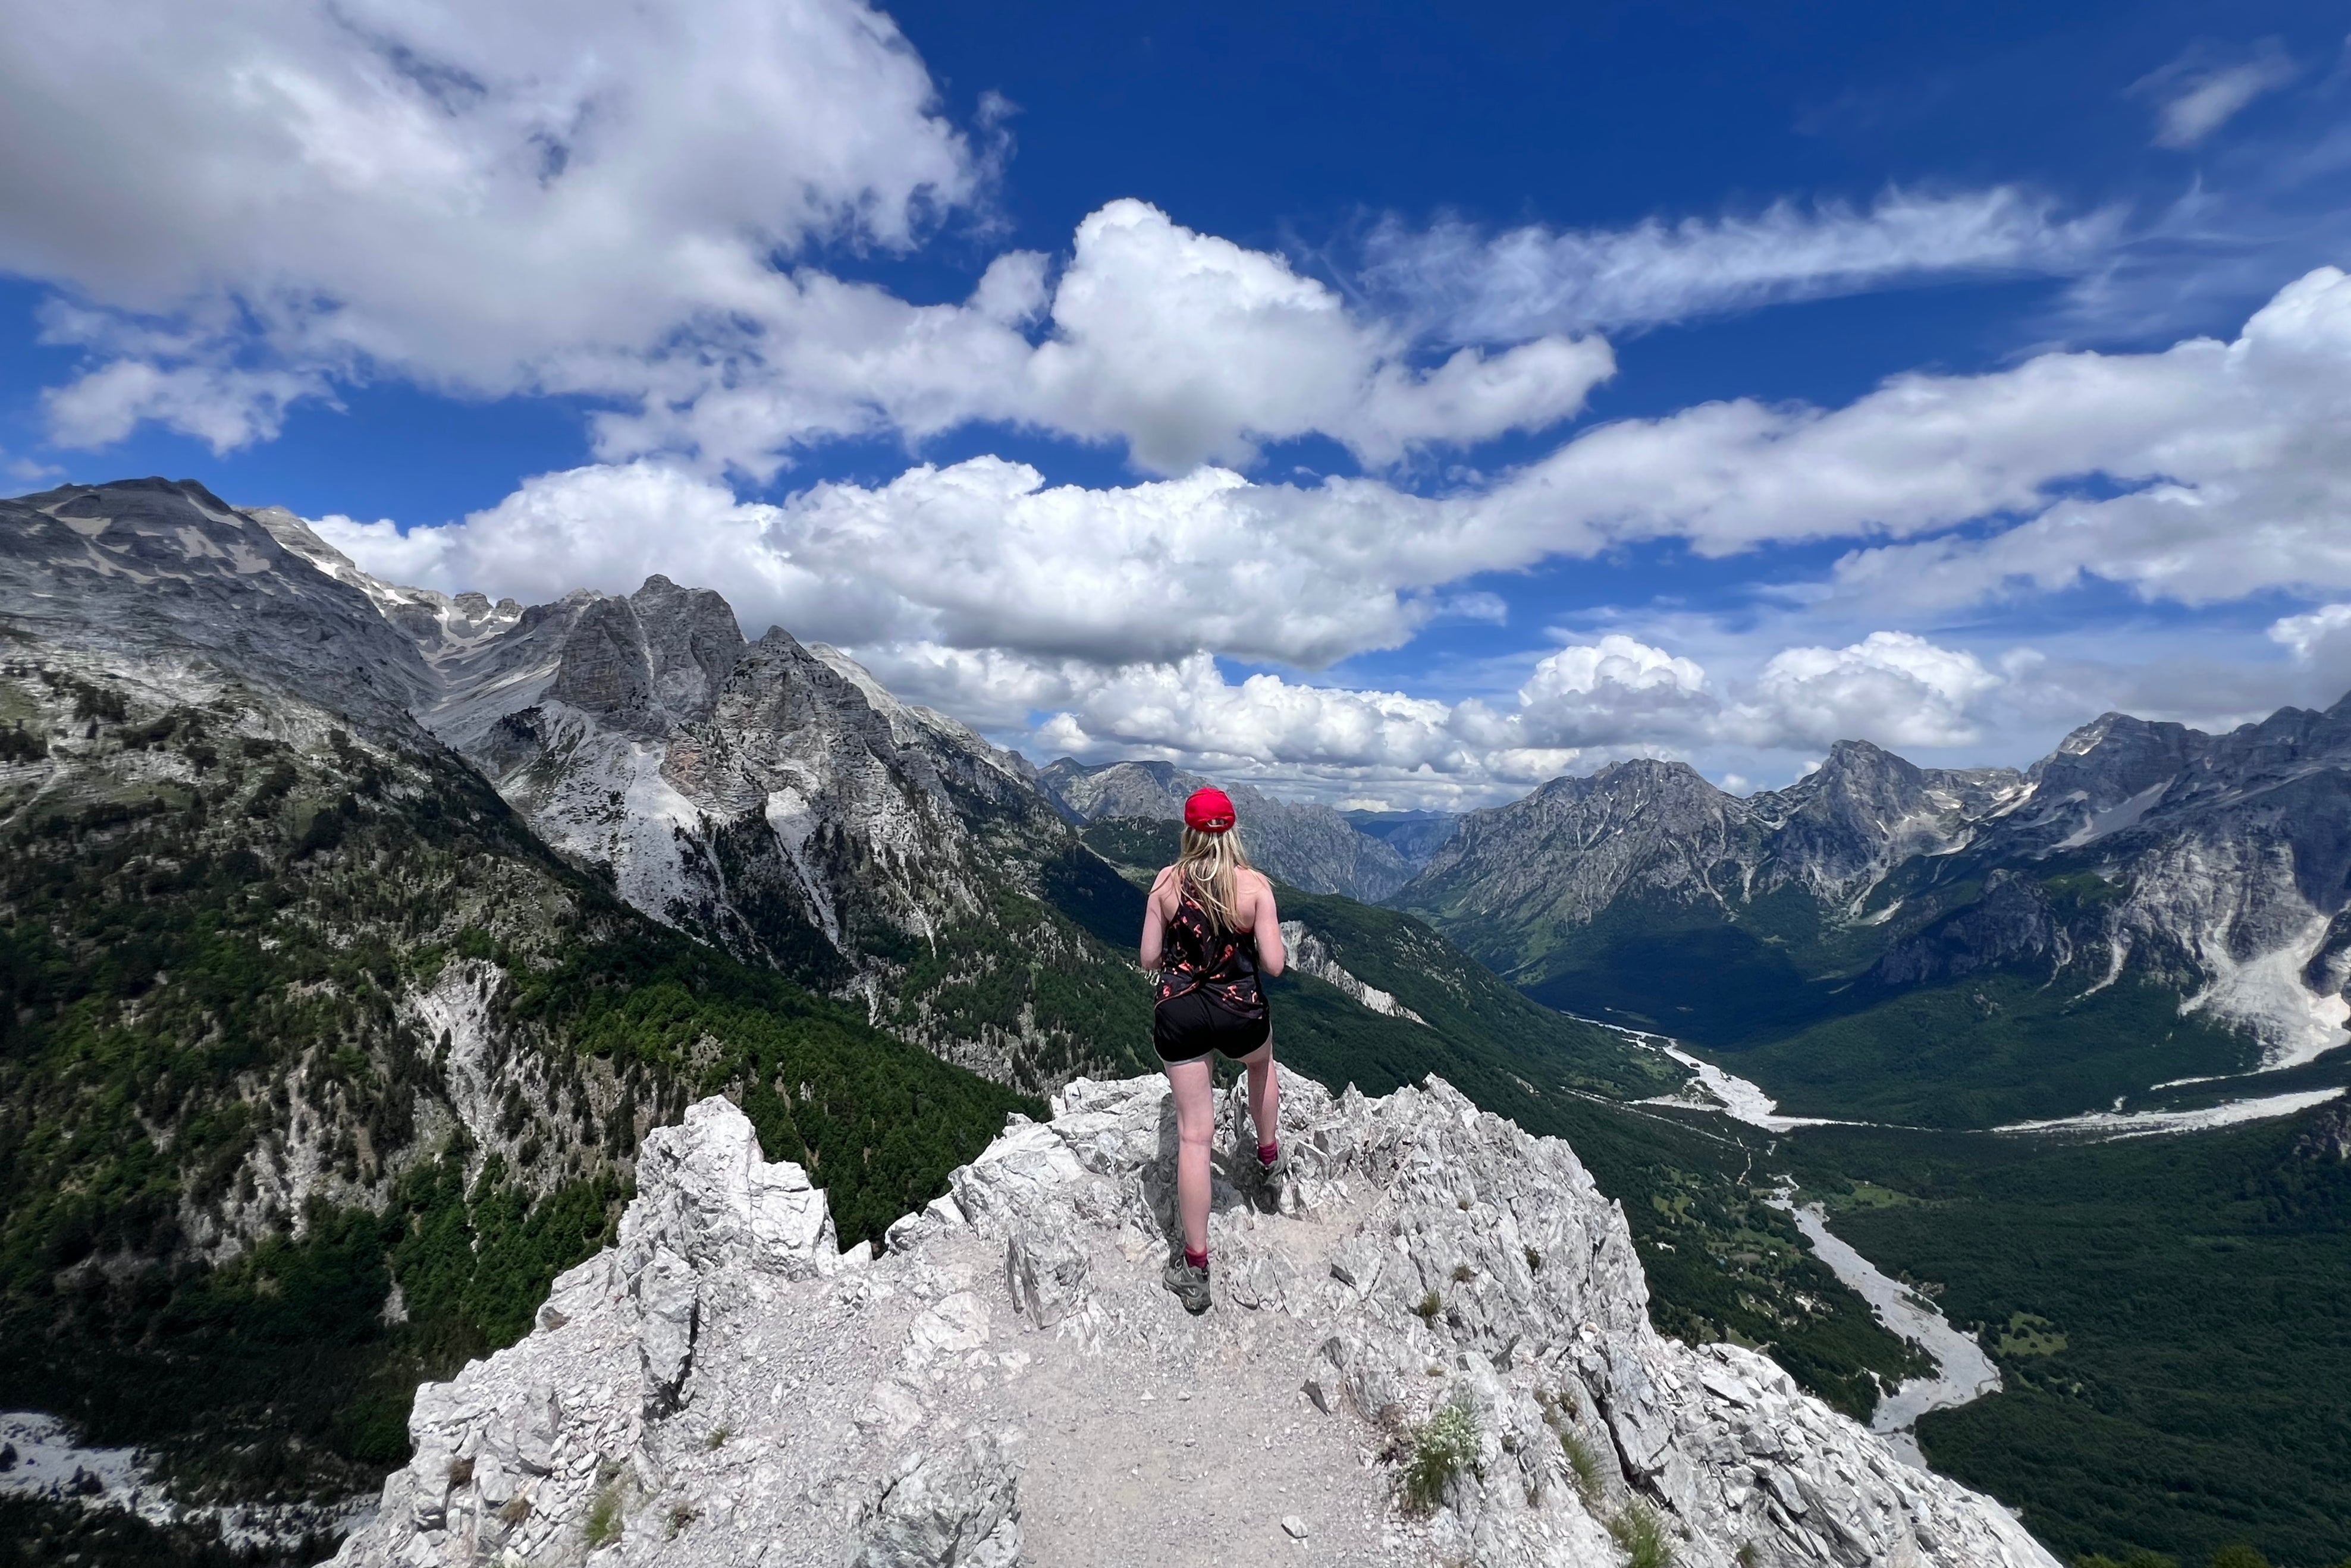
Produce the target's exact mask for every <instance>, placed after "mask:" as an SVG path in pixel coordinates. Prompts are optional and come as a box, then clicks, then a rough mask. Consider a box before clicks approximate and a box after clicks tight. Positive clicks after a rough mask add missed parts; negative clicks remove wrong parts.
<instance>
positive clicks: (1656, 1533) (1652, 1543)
mask: <svg viewBox="0 0 2351 1568" xmlns="http://www.w3.org/2000/svg"><path fill="white" fill-rule="evenodd" d="M1608 1533H1609V1535H1610V1536H1611V1537H1612V1538H1613V1539H1614V1541H1615V1542H1616V1546H1617V1549H1618V1550H1619V1551H1621V1552H1624V1553H1625V1568H1673V1563H1674V1547H1673V1542H1670V1541H1668V1540H1667V1539H1666V1527H1665V1526H1664V1525H1663V1524H1662V1523H1660V1522H1659V1521H1658V1519H1657V1515H1656V1511H1655V1510H1653V1509H1651V1508H1650V1507H1649V1505H1648V1504H1646V1503H1645V1502H1638V1501H1635V1502H1627V1503H1626V1504H1625V1506H1624V1507H1623V1508H1621V1509H1619V1510H1618V1511H1616V1514H1615V1516H1614V1518H1612V1519H1610V1520H1609V1521H1608Z"/></svg>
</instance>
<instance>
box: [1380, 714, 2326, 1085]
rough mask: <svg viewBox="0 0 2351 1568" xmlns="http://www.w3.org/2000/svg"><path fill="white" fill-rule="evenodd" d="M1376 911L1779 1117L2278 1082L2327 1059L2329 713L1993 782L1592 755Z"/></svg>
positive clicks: (1969, 774) (2135, 740)
mask: <svg viewBox="0 0 2351 1568" xmlns="http://www.w3.org/2000/svg"><path fill="white" fill-rule="evenodd" d="M1394 902H1395V904H1398V905H1399V906H1401V907H1404V908H1406V909H1411V910H1416V911H1418V912H1420V913H1422V914H1424V915H1427V916H1428V917H1429V918H1431V919H1432V920H1434V921H1436V922H1437V924H1438V925H1439V926H1440V927H1441V928H1442V929H1444V930H1445V931H1447V933H1448V934H1449V935H1451V936H1453V937H1454V938H1455V939H1456V940H1458V941H1460V942H1461V943H1462V944H1463V945H1464V946H1468V948H1469V949H1470V951H1472V952H1473V953H1476V954H1477V955H1478V956H1479V957H1481V958H1483V959H1485V960H1486V961H1487V962H1488V963H1489V964H1491V965H1492V966H1494V967H1496V968H1497V969H1498V970H1499V971H1500V972H1501V973H1502V974H1504V975H1505V976H1507V977H1510V979H1512V980H1513V981H1515V982H1516V983H1517V984H1519V985H1520V986H1521V987H1522V988H1525V989H1526V990H1527V991H1528V992H1529V993H1530V994H1531V995H1533V996H1535V997H1537V998H1540V999H1541V1000H1544V1001H1547V1002H1550V1003H1552V1005H1553V1006H1556V1007H1560V1008H1562V1009H1567V1010H1570V1011H1573V1012H1578V1013H1583V1014H1586V1015H1589V1016H1593V1017H1596V1018H1604V1019H1614V1020H1617V1021H1621V1022H1624V1023H1626V1024H1631V1025H1636V1026H1638V1027H1641V1028H1646V1029H1656V1030H1664V1031H1667V1032H1670V1033H1673V1034H1676V1035H1680V1036H1683V1037H1686V1038H1687V1039H1689V1040H1693V1041H1696V1042H1698V1043H1699V1044H1700V1045H1702V1046H1711V1047H1715V1048H1718V1049H1719V1050H1722V1051H1739V1052H1740V1053H1741V1055H1740V1061H1741V1062H1742V1063H1743V1065H1742V1066H1741V1068H1740V1071H1743V1072H1747V1073H1748V1074H1749V1075H1750V1076H1753V1077H1756V1078H1758V1079H1760V1080H1761V1082H1764V1083H1765V1085H1766V1086H1767V1087H1770V1088H1773V1089H1774V1090H1776V1091H1779V1092H1782V1094H1783V1096H1784V1097H1786V1098H1787V1099H1788V1100H1789V1102H1790V1104H1789V1108H1790V1109H1792V1110H1797V1111H1808V1112H1813V1113H1822V1114H1865V1115H1869V1116H1874V1117H1885V1118H1888V1119H1896V1120H1905V1121H1923V1122H1927V1123H1931V1124H1962V1125H1964V1124H1984V1123H1986V1122H1990V1121H2000V1120H2007V1119H2013V1118H2020V1117H2024V1116H2038V1115H2057V1114H2064V1113H2071V1112H2076V1111H2084V1110H2089V1109H2094V1108H2098V1107H2101V1106H2103V1105H2105V1103H2107V1102H2108V1101H2110V1100H2112V1099H2114V1098H2115V1097H2116V1096H2118V1095H2135V1094H2140V1093H2142V1092H2145V1091H2147V1090H2148V1089H2149V1088H2150V1087H2151V1086H2155V1085H2158V1084H2160V1083H2162V1082H2165V1081H2167V1080H2175V1079H2183V1078H2189V1077H2200V1076H2207V1075H2214V1074H2230V1073H2236V1072H2242V1071H2251V1070H2253V1069H2268V1070H2273V1071H2274V1070H2283V1069H2289V1068H2294V1067H2296V1066H2298V1065H2299V1064H2302V1063H2305V1062H2308V1061H2313V1060H2314V1059H2316V1058H2318V1057H2320V1056H2322V1055H2325V1053H2327V1052H2330V1051H2335V1050H2336V1049H2338V1048H2339V1047H2341V1046H2342V1045H2343V1044H2344V1043H2345V1042H2346V1039H2351V1034H2346V1029H2345V1023H2346V1019H2351V1006H2347V1005H2346V980H2351V699H2346V701H2345V702H2344V703H2341V704H2337V705H2336V706H2335V707H2333V708H2330V709H2328V710H2327V711H2325V712H2324V713H2316V712H2311V711H2308V710H2305V709H2300V708H2286V709H2283V710H2281V711H2280V712H2278V713H2277V714H2275V715H2273V716H2271V717H2270V718H2268V719H2266V720H2264V721H2262V723H2260V724H2257V725H2248V726H2246V727H2243V728H2241V729H2239V730H2236V731H2233V732H2231V733H2230V734H2228V735H2221V736H2213V735H2206V734H2203V733H2201V732H2199V731H2197V730H2193V729H2189V728H2186V727H2182V726H2179V725H2177V724H2159V723H2151V722H2149V721H2147V720H2143V719H2137V718H2132V717H2130V716H2126V715H2123V714H2107V715H2105V716H2103V717H2101V718H2099V719H2097V720H2095V722H2093V723H2091V724H2088V725H2085V726H2084V727H2082V728H2080V729H2077V730H2075V731H2074V733H2073V734H2072V735H2070V736H2068V737H2066V738H2065V739H2064V742H2063V743H2062V744H2061V745H2060V746H2059V747H2058V748H2057V749H2056V750H2055V751H2054V752H2053V753H2052V754H2051V755H2050V756H2048V757H2047V758H2043V760H2041V761H2040V762H2038V763H2035V764H2034V765H2033V766H2032V768H2029V769H2027V770H2026V771H2024V772H2022V773H2018V772H2015V771H2013V770H2011V769H2005V768H1979V769H1964V770H1952V769H1936V768H1917V767H1914V766H1912V765H1911V764H1910V763H1908V762H1906V761H1904V760H1903V759H1902V758H1898V757H1896V756H1894V755H1892V754H1891V753H1888V752H1886V751H1884V750H1882V749H1880V748H1879V747H1875V746H1872V745H1869V744H1868V743H1866V742H1863V741H1842V742H1839V743H1838V744H1837V745H1836V746H1835V747H1832V748H1831V750H1830V752H1829V755H1828V757H1827V758H1826V760H1825V761H1824V762H1823V764H1822V766H1821V767H1820V768H1818V769H1817V770H1815V771H1814V772H1813V773H1812V774H1810V775H1808V776H1807V777H1806V778H1804V779H1802V780H1801V781H1799V782H1798V783H1796V784H1794V785H1792V786H1791V787H1789V788H1787V789H1779V790H1767V791H1763V792H1761V793H1759V794H1756V795H1753V796H1750V797H1748V798H1745V799H1743V800H1742V799H1740V798H1737V797H1734V796H1731V795H1728V794H1725V793H1724V792H1723V791H1721V790H1719V789H1716V788H1715V787H1714V786H1713V785H1711V784H1709V783H1708V782H1707V781H1706V780H1705V779H1702V778H1700V777H1699V776H1698V774H1697V773H1696V772H1695V771H1693V770H1692V769H1691V768H1687V767H1686V766H1684V765H1682V764H1680V763H1674V762H1661V761H1631V762H1622V763H1616V764H1614V765H1612V766H1610V767H1607V768H1602V769H1601V770H1600V771H1599V772H1597V773H1595V774H1593V775H1592V776H1591V777H1589V778H1577V779H1553V780H1552V781H1551V782H1550V783H1548V784H1546V785H1544V786H1543V787H1542V788H1541V789H1537V790H1535V791H1534V792H1533V793H1532V794H1531V795H1529V796H1528V797H1526V798H1525V799H1524V800H1519V801H1515V802H1513V803H1511V804H1510V805H1507V806H1502V807H1499V808H1496V809H1494V810H1487V811H1479V812H1475V813H1472V814H1471V815H1469V816H1468V817H1466V818H1464V819H1462V820H1461V821H1460V823H1459V825H1458V831H1456V832H1455V833H1454V834H1453V835H1452V837H1451V838H1449V839H1448V840H1447V842H1446V843H1445V844H1444V845H1443V846H1442V847H1441V848H1440V849H1438V850H1437V852H1436V853H1435V855H1434V856H1433V857H1432V858H1431V859H1430V861H1429V862H1428V864H1427V865H1426V867H1425V868H1424V869H1423V870H1422V871H1421V873H1419V874H1418V875H1417V876H1416V878H1415V879H1414V881H1413V882H1412V883H1409V884H1408V885H1407V886H1405V888H1403V889H1401V890H1400V891H1399V892H1398V893H1397V894H1395V896H1394Z"/></svg>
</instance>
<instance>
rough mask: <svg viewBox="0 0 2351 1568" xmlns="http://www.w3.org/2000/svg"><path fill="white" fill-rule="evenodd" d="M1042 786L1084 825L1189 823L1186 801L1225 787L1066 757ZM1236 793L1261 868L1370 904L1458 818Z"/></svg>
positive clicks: (1404, 878) (1157, 767)
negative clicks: (1203, 789)
mask: <svg viewBox="0 0 2351 1568" xmlns="http://www.w3.org/2000/svg"><path fill="white" fill-rule="evenodd" d="M1037 781H1038V782H1039V783H1040V785H1042V786H1043V787H1044V788H1045V789H1046V790H1047V791H1048V792H1049V793H1050V794H1051V796H1052V797H1053V799H1054V800H1057V801H1059V802H1060V803H1061V807H1062V809H1063V810H1066V811H1067V812H1069V814H1070V816H1071V820H1072V821H1080V822H1099V821H1108V820H1113V819H1116V818H1130V817H1131V818H1138V819H1143V820H1146V821H1169V822H1173V821H1182V819H1183V816H1184V800H1185V798H1186V796H1188V795H1190V794H1191V793H1192V791H1193V790H1195V789H1199V788H1200V787H1201V786H1203V785H1205V784H1211V783H1216V782H1217V780H1215V779H1207V778H1203V777H1201V776H1200V775H1199V774H1196V773H1186V772H1184V771H1182V770H1181V769H1179V768H1176V767H1175V765H1174V764H1173V763H1168V762H1109V763H1103V764H1101V765H1099V766H1096V767H1092V768H1090V767H1087V766H1086V765H1085V764H1083V763H1081V762H1078V761H1075V760H1073V759H1071V758H1066V757H1064V758H1061V760H1060V761H1058V762H1055V763H1052V764H1051V765H1050V766H1048V767H1047V768H1044V769H1042V770H1041V771H1040V773H1039V774H1038V775H1037ZM1226 788H1227V789H1228V792H1229V793H1230V794H1231V796H1232V798H1233V805H1234V808H1235V810H1237V812H1238V816H1239V820H1240V833H1241V839H1242V841H1243V843H1244V844H1245V845H1246V846H1247V848H1248V851H1249V856H1250V858H1251V859H1252V860H1253V861H1255V862H1257V864H1258V865H1259V866H1260V867H1262V868H1263V869H1264V870H1265V871H1266V872H1268V873H1270V874H1271V875H1274V876H1277V877H1280V879H1281V880H1282V881H1283V882H1286V883H1290V885H1291V886H1292V887H1300V888H1303V889H1305V890H1306V891H1307V892H1309V893H1342V894H1346V895H1347V896H1348V897H1350V898H1357V899H1361V900H1363V901H1364V902H1365V903H1367V904H1377V903H1379V902H1380V901H1381V900H1383V899H1384V898H1386V897H1387V896H1388V895H1389V894H1392V893H1394V892H1395V891H1396V889H1398V888H1400V887H1402V886H1403V885H1404V884H1405V883H1407V882H1409V881H1411V880H1412V875H1413V873H1414V872H1415V871H1416V870H1418V869H1419V868H1420V867H1421V866H1422V865H1423V864H1425V863H1426V862H1427V860H1428V856H1429V853H1430V852H1431V851H1433V850H1434V849H1435V848H1436V843H1437V841H1440V840H1441V839H1442V837H1443V834H1444V833H1445V832H1447V831H1450V830H1451V827H1452V821H1453V820H1452V818H1450V817H1448V816H1445V815H1442V814H1440V813H1437V812H1394V813H1384V812H1372V811H1357V812H1344V811H1341V810H1337V809H1335V808H1333V807H1330V806H1322V805H1316V804H1314V803H1312V802H1310V801H1292V800H1276V799H1275V798H1273V797H1272V796H1270V795H1267V794H1264V793H1262V792H1261V791H1259V790H1257V789H1251V788H1249V786H1248V785H1246V784H1231V785H1228V786H1226ZM1432 829H1434V830H1436V831H1435V832H1434V833H1433V834H1432V832H1431V831H1430V830H1432Z"/></svg>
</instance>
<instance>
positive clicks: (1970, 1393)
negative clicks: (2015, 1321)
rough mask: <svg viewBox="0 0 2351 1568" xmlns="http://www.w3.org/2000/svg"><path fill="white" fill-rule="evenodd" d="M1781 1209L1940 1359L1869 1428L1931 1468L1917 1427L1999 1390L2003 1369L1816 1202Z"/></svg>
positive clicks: (1883, 1315)
mask: <svg viewBox="0 0 2351 1568" xmlns="http://www.w3.org/2000/svg"><path fill="white" fill-rule="evenodd" d="M1778 1207H1782V1208H1786V1209H1788V1210H1789V1211H1790V1212H1791V1213H1792V1214H1793V1215H1794V1217H1795V1220H1796V1228H1797V1229H1799V1230H1801V1231H1802V1232H1803V1233H1804V1239H1805V1240H1807V1241H1810V1242H1811V1243H1812V1244H1813V1256H1814V1257H1816V1258H1818V1259H1819V1260H1821V1261H1822V1262H1823V1263H1825V1264H1827V1265H1828V1266H1829V1271H1830V1272H1831V1273H1833V1274H1834V1275H1835V1276H1836V1277H1837V1278H1838V1279H1839V1280H1842V1281H1844V1283H1845V1284H1846V1285H1848V1286H1849V1287H1851V1288H1852V1289H1853V1291H1855V1293H1856V1294H1858V1295H1859V1296H1860V1297H1861V1299H1862V1300H1863V1301H1867V1302H1868V1303H1869V1305H1870V1310H1871V1311H1872V1312H1876V1314H1877V1321H1878V1322H1882V1323H1884V1324H1885V1325H1886V1327H1887V1328H1889V1329H1891V1330H1892V1331H1893V1332H1894V1333H1897V1334H1899V1335H1901V1336H1902V1337H1903V1338H1904V1339H1907V1340H1908V1341H1910V1342H1911V1343H1914V1344H1916V1345H1917V1346H1918V1347H1919V1348H1920V1349H1921V1350H1924V1351H1925V1352H1926V1353H1927V1354H1928V1355H1930V1356H1932V1357H1933V1358H1934V1361H1935V1372H1934V1375H1932V1376H1928V1377H1913V1378H1907V1379H1906V1380H1905V1381H1904V1382H1903V1385H1902V1386H1901V1387H1899V1388H1897V1389H1895V1390H1894V1391H1893V1392H1892V1393H1890V1394H1887V1395H1886V1396H1885V1397H1884V1398H1882V1399H1880V1400H1879V1401H1878V1402H1877V1412H1876V1415H1874V1416H1871V1417H1870V1422H1869V1429H1870V1430H1871V1431H1873V1432H1876V1433H1877V1434H1878V1435H1879V1436H1881V1437H1885V1438H1886V1441H1887V1442H1888V1443H1889V1444H1891V1445H1892V1446H1893V1448H1894V1449H1895V1451H1896V1452H1897V1453H1899V1454H1900V1455H1901V1456H1902V1457H1903V1458H1905V1459H1907V1460H1908V1461H1909V1462H1910V1463H1912V1464H1914V1465H1917V1467H1918V1468H1919V1469H1926V1468H1927V1460H1926V1457H1925V1456H1924V1455H1923V1454H1921V1453H1920V1452H1919V1451H1918V1440H1917V1437H1914V1436H1913V1435H1912V1428H1913V1427H1916V1426H1917V1423H1918V1417H1919V1416H1924V1415H1925V1414H1926V1413H1927V1412H1928V1411H1929V1410H1949V1409H1954V1408H1956V1407H1958V1406H1961V1405H1965V1404H1967V1403H1968V1402H1969V1401H1970V1400H1973V1399H1980V1398H1982V1397H1983V1396H1985V1395H1987V1394H1997V1393H1999V1392H2000V1368H1999V1367H1998V1366H1996V1365H1994V1364H1992V1359H1991V1356H1989V1355H1987V1354H1984V1348H1983V1346H1981V1345H1980V1344H1978V1343H1976V1342H1975V1340H1974V1339H1973V1338H1972V1337H1971V1336H1970V1335H1968V1334H1963V1333H1960V1332H1959V1330H1957V1329H1955V1328H1953V1327H1952V1326H1951V1325H1950V1324H1949V1322H1946V1321H1945V1319H1944V1317H1943V1314H1942V1312H1940V1311H1939V1310H1938V1308H1937V1307H1936V1306H1935V1304H1934V1303H1933V1302H1931V1301H1928V1300H1926V1299H1925V1298H1924V1297H1922V1296H1920V1295H1919V1294H1918V1293H1917V1291H1913V1290H1911V1289H1910V1288H1909V1287H1908V1286H1907V1285H1905V1284H1903V1283H1902V1282H1901V1281H1898V1280H1891V1279H1888V1278H1887V1277H1886V1275H1885V1274H1883V1273H1881V1272H1880V1271H1879V1270H1878V1267H1877V1265H1876V1264H1875V1263H1873V1262H1871V1261H1870V1260H1868V1259H1866V1258H1865V1257H1863V1256H1862V1255H1861V1254H1860V1253H1858V1252H1856V1251H1855V1250H1854V1249H1853V1248H1852V1246H1851V1245H1850V1244H1849V1243H1847V1242H1846V1241H1844V1239H1841V1238H1840V1237H1838V1236H1837V1235H1836V1234H1835V1233H1834V1231H1832V1230H1830V1229H1829V1226H1828V1216H1827V1214H1826V1213H1825V1212H1823V1210H1822V1208H1821V1206H1820V1205H1819V1204H1817V1203H1808V1204H1806V1205H1804V1207H1802V1208H1798V1207H1795V1206H1794V1204H1793V1203H1792V1202H1790V1201H1788V1200H1787V1199H1786V1198H1784V1197H1783V1198H1782V1199H1781V1200H1780V1203H1779V1205H1778Z"/></svg>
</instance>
